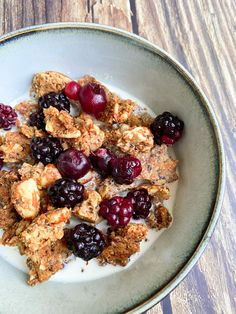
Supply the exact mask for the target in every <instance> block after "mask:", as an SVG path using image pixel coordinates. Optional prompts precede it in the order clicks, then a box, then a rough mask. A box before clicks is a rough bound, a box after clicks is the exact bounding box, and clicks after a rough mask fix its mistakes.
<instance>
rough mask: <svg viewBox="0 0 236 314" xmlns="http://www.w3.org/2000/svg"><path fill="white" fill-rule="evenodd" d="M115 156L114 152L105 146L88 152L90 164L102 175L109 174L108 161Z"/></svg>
mask: <svg viewBox="0 0 236 314" xmlns="http://www.w3.org/2000/svg"><path fill="white" fill-rule="evenodd" d="M116 158H117V157H116V156H115V154H114V153H113V152H112V151H110V150H109V149H107V148H98V149H97V150H96V151H94V152H92V153H91V154H90V160H91V163H92V166H93V167H94V169H95V170H97V172H99V173H100V174H101V175H102V176H104V177H106V176H108V175H110V174H111V166H110V162H111V160H114V159H116Z"/></svg>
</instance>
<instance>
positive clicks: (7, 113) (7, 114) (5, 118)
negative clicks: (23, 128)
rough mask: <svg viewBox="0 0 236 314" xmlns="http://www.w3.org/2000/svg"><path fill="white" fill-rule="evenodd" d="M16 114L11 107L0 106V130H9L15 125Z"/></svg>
mask: <svg viewBox="0 0 236 314" xmlns="http://www.w3.org/2000/svg"><path fill="white" fill-rule="evenodd" d="M16 119H17V114H16V112H15V110H14V109H13V108H12V107H11V106H6V105H3V104H0V129H4V130H6V131H7V130H10V129H11V128H12V126H14V125H16Z"/></svg>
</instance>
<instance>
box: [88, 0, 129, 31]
mask: <svg viewBox="0 0 236 314" xmlns="http://www.w3.org/2000/svg"><path fill="white" fill-rule="evenodd" d="M91 11H92V17H93V22H94V23H100V24H105V25H110V26H115V27H119V28H122V29H125V30H128V31H132V23H131V11H130V3H129V1H128V0H114V1H112V0H105V1H104V0H100V1H91Z"/></svg>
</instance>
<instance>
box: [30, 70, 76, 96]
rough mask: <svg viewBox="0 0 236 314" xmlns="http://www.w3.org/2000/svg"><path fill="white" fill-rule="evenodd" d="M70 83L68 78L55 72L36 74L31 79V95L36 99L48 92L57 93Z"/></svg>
mask: <svg viewBox="0 0 236 314" xmlns="http://www.w3.org/2000/svg"><path fill="white" fill-rule="evenodd" d="M70 81H71V79H70V78H69V77H68V76H66V75H64V74H61V73H59V72H55V71H47V72H41V73H37V74H35V76H34V77H33V81H32V86H31V94H32V95H33V96H36V97H37V98H38V97H41V96H43V95H45V94H48V93H50V92H55V93H58V92H60V91H62V90H63V89H64V87H65V86H66V84H67V83H69V82H70Z"/></svg>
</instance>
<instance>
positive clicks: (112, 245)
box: [98, 224, 148, 266]
mask: <svg viewBox="0 0 236 314" xmlns="http://www.w3.org/2000/svg"><path fill="white" fill-rule="evenodd" d="M147 233H148V228H147V226H146V225H144V224H129V225H127V226H126V227H125V228H118V229H116V230H113V231H111V232H110V233H108V246H107V247H106V248H105V249H104V250H103V252H102V254H101V255H100V256H99V257H98V261H99V263H100V264H101V265H104V264H107V263H108V264H112V265H120V266H126V265H127V264H128V262H129V259H130V256H131V255H133V254H135V253H137V252H139V251H140V242H141V241H142V240H144V239H145V238H146V236H147Z"/></svg>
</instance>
